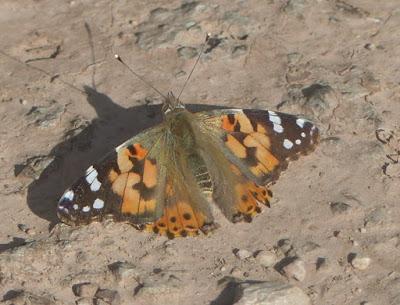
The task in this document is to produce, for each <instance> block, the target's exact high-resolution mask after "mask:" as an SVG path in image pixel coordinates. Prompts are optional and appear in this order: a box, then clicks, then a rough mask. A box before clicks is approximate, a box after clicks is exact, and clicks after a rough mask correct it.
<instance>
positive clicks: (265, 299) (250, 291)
mask: <svg viewBox="0 0 400 305" xmlns="http://www.w3.org/2000/svg"><path fill="white" fill-rule="evenodd" d="M235 295H236V298H239V300H238V301H237V302H236V303H235V305H290V304H296V305H311V300H310V298H309V297H308V296H307V294H306V293H305V292H304V291H303V290H301V289H300V288H299V287H296V286H293V285H290V284H286V283H279V282H261V283H260V282H245V283H242V284H239V285H237V287H236V289H235Z"/></svg>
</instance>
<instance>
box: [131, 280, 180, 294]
mask: <svg viewBox="0 0 400 305" xmlns="http://www.w3.org/2000/svg"><path fill="white" fill-rule="evenodd" d="M181 289H182V283H181V282H180V281H178V280H176V279H174V277H172V278H171V277H170V278H168V279H163V280H158V281H157V280H148V281H146V282H144V283H143V284H142V285H141V286H140V289H139V290H138V292H137V295H147V296H154V295H165V294H169V293H174V292H177V291H181Z"/></svg>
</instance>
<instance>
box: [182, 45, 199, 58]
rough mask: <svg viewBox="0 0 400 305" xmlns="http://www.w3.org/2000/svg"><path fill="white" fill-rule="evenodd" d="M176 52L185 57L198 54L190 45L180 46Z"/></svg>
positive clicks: (192, 56)
mask: <svg viewBox="0 0 400 305" xmlns="http://www.w3.org/2000/svg"><path fill="white" fill-rule="evenodd" d="M178 54H179V56H180V57H183V58H185V59H191V58H194V57H196V56H197V55H198V53H197V49H195V48H192V47H181V48H179V49H178Z"/></svg>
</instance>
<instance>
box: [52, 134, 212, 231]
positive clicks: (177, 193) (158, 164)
mask: <svg viewBox="0 0 400 305" xmlns="http://www.w3.org/2000/svg"><path fill="white" fill-rule="evenodd" d="M175 140H176V139H174V136H173V134H171V132H170V130H167V129H166V128H165V126H160V127H155V128H153V129H149V130H147V131H145V132H143V133H141V134H139V135H137V136H135V137H133V138H132V139H130V140H128V141H127V142H125V143H124V144H122V145H120V146H119V147H117V148H116V150H115V151H114V152H112V153H110V154H108V155H107V156H106V157H105V158H104V159H103V160H101V161H100V162H98V163H97V164H94V165H92V166H90V167H89V168H88V169H87V171H86V174H85V175H84V176H83V177H81V178H80V179H78V181H77V182H76V183H74V184H73V185H72V186H71V187H70V188H69V189H68V190H67V191H66V192H65V193H64V195H63V196H62V197H61V199H60V200H59V203H58V209H57V210H58V216H59V218H60V219H61V220H62V221H63V222H65V223H67V224H70V225H80V224H88V223H90V222H93V221H101V220H102V219H104V218H105V217H107V216H112V218H114V219H115V220H117V221H126V222H129V223H131V224H134V225H136V226H137V227H139V228H144V229H147V230H151V231H154V232H156V233H159V234H165V235H168V236H169V237H175V236H185V235H195V234H197V232H198V230H199V229H204V228H205V226H206V224H207V223H211V222H212V215H211V213H210V210H209V204H208V202H207V198H206V197H207V194H209V193H210V183H211V181H210V177H209V176H207V172H206V171H205V165H204V162H203V161H202V159H201V158H200V157H199V156H198V155H197V154H196V152H195V151H194V150H189V151H185V153H183V154H182V153H181V148H180V146H179V145H178V147H176V146H174V143H175V142H176V141H175Z"/></svg>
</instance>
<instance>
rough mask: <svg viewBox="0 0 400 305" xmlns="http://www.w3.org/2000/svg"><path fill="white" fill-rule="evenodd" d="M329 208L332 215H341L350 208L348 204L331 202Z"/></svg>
mask: <svg viewBox="0 0 400 305" xmlns="http://www.w3.org/2000/svg"><path fill="white" fill-rule="evenodd" d="M329 206H330V209H331V212H332V214H333V215H338V214H343V213H345V212H347V211H348V210H349V209H350V208H351V206H350V205H349V204H347V203H344V202H331V203H329Z"/></svg>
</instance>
